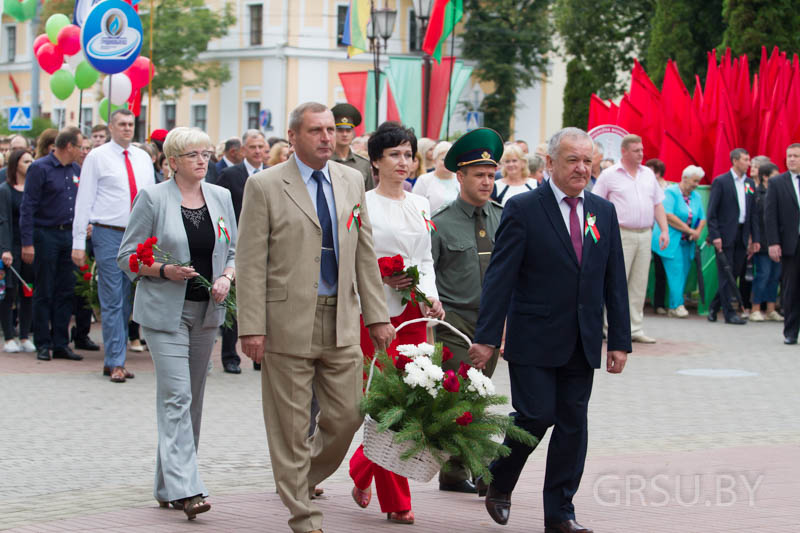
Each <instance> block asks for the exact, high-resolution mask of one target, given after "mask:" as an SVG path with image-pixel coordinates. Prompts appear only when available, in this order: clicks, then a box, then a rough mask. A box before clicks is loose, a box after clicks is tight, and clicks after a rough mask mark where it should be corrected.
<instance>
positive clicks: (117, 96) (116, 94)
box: [103, 72, 133, 105]
mask: <svg viewBox="0 0 800 533" xmlns="http://www.w3.org/2000/svg"><path fill="white" fill-rule="evenodd" d="M109 83H110V84H111V98H109V99H110V100H111V103H112V104H114V105H122V104H124V103H125V102H127V101H128V98H130V97H131V91H132V90H133V87H132V86H131V79H130V78H129V77H128V76H126V75H125V74H123V73H121V72H120V73H119V74H111V75H110V76H106V77H105V79H103V95H104V96H108V92H109V91H108V84H109Z"/></svg>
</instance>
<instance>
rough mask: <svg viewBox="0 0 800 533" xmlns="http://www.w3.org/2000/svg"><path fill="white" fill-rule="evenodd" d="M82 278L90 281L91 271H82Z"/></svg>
mask: <svg viewBox="0 0 800 533" xmlns="http://www.w3.org/2000/svg"><path fill="white" fill-rule="evenodd" d="M83 279H85V280H86V281H91V280H92V273H91V272H84V273H83Z"/></svg>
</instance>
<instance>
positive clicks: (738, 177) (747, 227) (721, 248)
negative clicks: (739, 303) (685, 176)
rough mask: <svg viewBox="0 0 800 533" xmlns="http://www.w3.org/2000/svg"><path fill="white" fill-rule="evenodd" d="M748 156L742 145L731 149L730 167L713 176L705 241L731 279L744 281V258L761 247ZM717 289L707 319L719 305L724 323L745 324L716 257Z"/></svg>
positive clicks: (712, 316) (715, 319) (732, 291)
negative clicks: (725, 265)
mask: <svg viewBox="0 0 800 533" xmlns="http://www.w3.org/2000/svg"><path fill="white" fill-rule="evenodd" d="M749 173H750V155H749V154H748V153H747V151H746V150H745V149H744V148H736V149H735V150H733V151H731V170H730V172H726V173H725V174H722V175H720V176H717V177H716V178H714V181H712V182H711V196H710V198H709V200H708V212H707V213H706V216H707V219H708V240H709V241H711V244H713V245H714V248H715V249H716V250H717V253H718V254H720V253H721V254H723V255H724V256H725V258H726V259H727V260H728V264H729V265H730V266H731V269H732V271H733V278H734V280H737V281H739V284H740V285H741V280H744V276H745V267H746V265H747V258H748V257H750V256H751V255H753V254H754V253H756V252H758V251H759V250H760V249H761V244H760V243H759V241H760V235H759V233H758V232H759V227H758V224H757V223H756V220H755V218H754V217H753V216H752V213H753V210H754V209H755V183H754V182H753V180H752V178H750V176H749ZM717 280H718V282H719V290H718V291H717V294H716V295H715V296H714V299H713V300H712V301H711V305H710V306H709V308H708V320H709V321H710V322H716V321H717V313H718V312H719V310H720V307H722V313H723V314H724V315H725V323H726V324H738V325H742V324H746V323H747V321H746V320H745V319H744V318H742V317H740V316H739V315H737V314H736V312H735V311H734V310H733V306H732V305H731V301H732V300H733V299H735V294H736V292H735V291H736V287H735V286H732V285H731V283H730V281H729V280H728V276H727V274H726V273H725V271H724V270H723V266H722V265H721V262H720V261H719V260H717Z"/></svg>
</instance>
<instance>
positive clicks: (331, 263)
mask: <svg viewBox="0 0 800 533" xmlns="http://www.w3.org/2000/svg"><path fill="white" fill-rule="evenodd" d="M311 177H312V178H313V179H314V181H316V182H317V218H319V225H320V227H321V228H322V266H321V268H322V270H321V272H322V279H323V280H324V281H325V283H327V284H328V285H330V286H331V287H332V286H334V285H335V284H336V281H337V280H338V279H339V265H337V264H336V251H335V250H334V249H333V225H332V223H331V213H330V211H328V200H326V199H325V192H324V191H323V190H322V183H323V182H324V181H325V175H324V174H323V173H322V172H321V171H319V170H315V171H314V172H312V173H311Z"/></svg>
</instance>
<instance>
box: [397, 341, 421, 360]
mask: <svg viewBox="0 0 800 533" xmlns="http://www.w3.org/2000/svg"><path fill="white" fill-rule="evenodd" d="M397 353H401V354H403V355H405V356H406V357H410V358H411V359H414V358H415V357H416V356H417V355H419V350H417V345H416V344H401V345H400V346H398V347H397Z"/></svg>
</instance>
